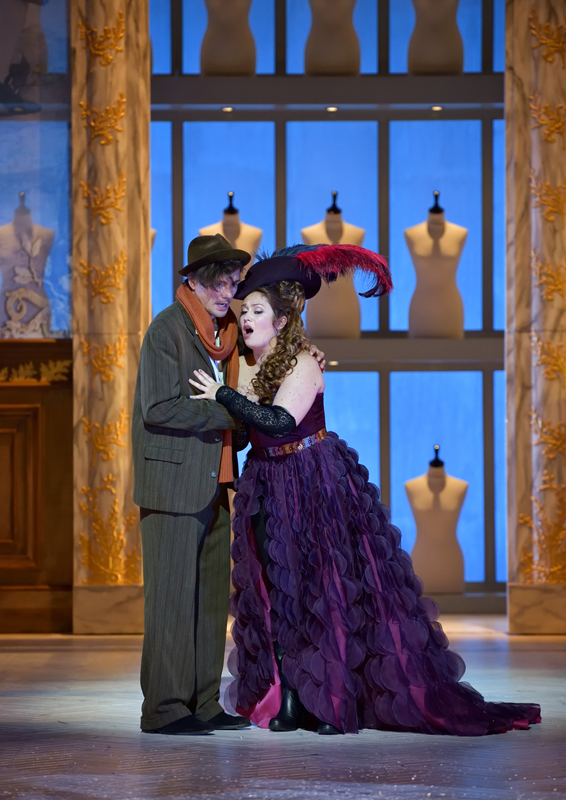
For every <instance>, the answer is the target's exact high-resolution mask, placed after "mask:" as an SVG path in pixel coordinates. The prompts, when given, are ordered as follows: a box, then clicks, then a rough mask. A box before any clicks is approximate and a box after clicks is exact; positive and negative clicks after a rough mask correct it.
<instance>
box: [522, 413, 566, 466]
mask: <svg viewBox="0 0 566 800" xmlns="http://www.w3.org/2000/svg"><path fill="white" fill-rule="evenodd" d="M530 417H531V429H532V431H533V432H534V433H535V435H536V437H537V438H536V439H535V441H534V442H533V444H535V445H542V454H543V456H544V457H545V458H548V460H549V461H554V460H555V459H556V457H557V456H562V457H563V458H566V422H559V423H558V424H557V425H553V424H552V423H551V422H548V421H546V420H544V419H543V418H542V417H541V416H540V415H539V414H538V413H537V410H536V408H535V407H534V406H532V408H531V413H530Z"/></svg>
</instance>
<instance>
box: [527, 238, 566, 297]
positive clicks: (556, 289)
mask: <svg viewBox="0 0 566 800" xmlns="http://www.w3.org/2000/svg"><path fill="white" fill-rule="evenodd" d="M531 269H532V272H533V278H534V281H533V286H534V287H536V288H541V289H542V291H541V295H542V297H543V298H544V300H548V301H549V302H550V301H552V300H554V298H555V297H557V296H558V297H561V298H562V308H566V264H556V266H555V267H553V266H552V265H551V264H550V262H548V261H544V262H543V261H541V260H540V259H539V257H538V254H537V252H536V251H535V250H532V251H531Z"/></svg>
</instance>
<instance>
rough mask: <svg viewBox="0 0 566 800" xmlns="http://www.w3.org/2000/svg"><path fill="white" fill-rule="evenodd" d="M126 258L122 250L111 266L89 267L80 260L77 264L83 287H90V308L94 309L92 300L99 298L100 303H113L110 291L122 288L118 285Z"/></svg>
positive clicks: (124, 271) (124, 267)
mask: <svg viewBox="0 0 566 800" xmlns="http://www.w3.org/2000/svg"><path fill="white" fill-rule="evenodd" d="M127 261H128V258H127V256H126V251H125V250H122V252H121V253H120V256H119V257H118V258H117V259H116V261H115V262H114V263H113V264H105V265H104V267H97V266H96V265H94V266H92V267H91V266H90V265H89V264H87V262H86V261H84V260H83V259H81V260H80V261H79V264H80V265H81V270H82V273H83V278H84V285H85V286H90V308H91V310H92V309H93V308H94V300H95V298H96V297H99V298H100V302H101V303H104V304H107V303H113V302H114V293H113V292H112V291H111V290H112V289H119V290H122V289H123V288H124V287H123V285H122V284H121V283H120V281H121V280H122V278H123V277H124V275H125V274H126V264H127Z"/></svg>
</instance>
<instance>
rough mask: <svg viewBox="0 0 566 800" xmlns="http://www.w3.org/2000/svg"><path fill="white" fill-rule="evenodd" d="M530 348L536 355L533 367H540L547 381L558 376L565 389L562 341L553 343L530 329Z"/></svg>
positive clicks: (563, 346) (564, 357) (564, 360)
mask: <svg viewBox="0 0 566 800" xmlns="http://www.w3.org/2000/svg"><path fill="white" fill-rule="evenodd" d="M531 348H532V351H533V353H534V354H535V356H536V359H537V360H536V362H535V367H542V368H543V374H544V377H545V378H546V379H547V380H549V381H554V380H557V379H558V378H560V379H561V380H562V385H563V386H564V388H565V389H566V346H565V345H564V342H558V343H557V344H553V343H552V342H551V341H549V340H545V339H542V338H541V337H540V336H539V334H538V333H537V332H536V331H535V330H532V331H531Z"/></svg>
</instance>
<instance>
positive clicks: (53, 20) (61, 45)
mask: <svg viewBox="0 0 566 800" xmlns="http://www.w3.org/2000/svg"><path fill="white" fill-rule="evenodd" d="M30 10H31V13H37V11H38V9H37V8H34V6H31V7H28V18H29V14H30ZM40 24H41V28H42V29H43V34H44V36H45V43H46V44H47V72H49V73H51V74H53V73H65V72H67V69H68V62H67V52H68V49H69V42H68V39H67V0H50V2H49V3H47V4H46V5H44V6H42V7H41V9H40Z"/></svg>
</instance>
